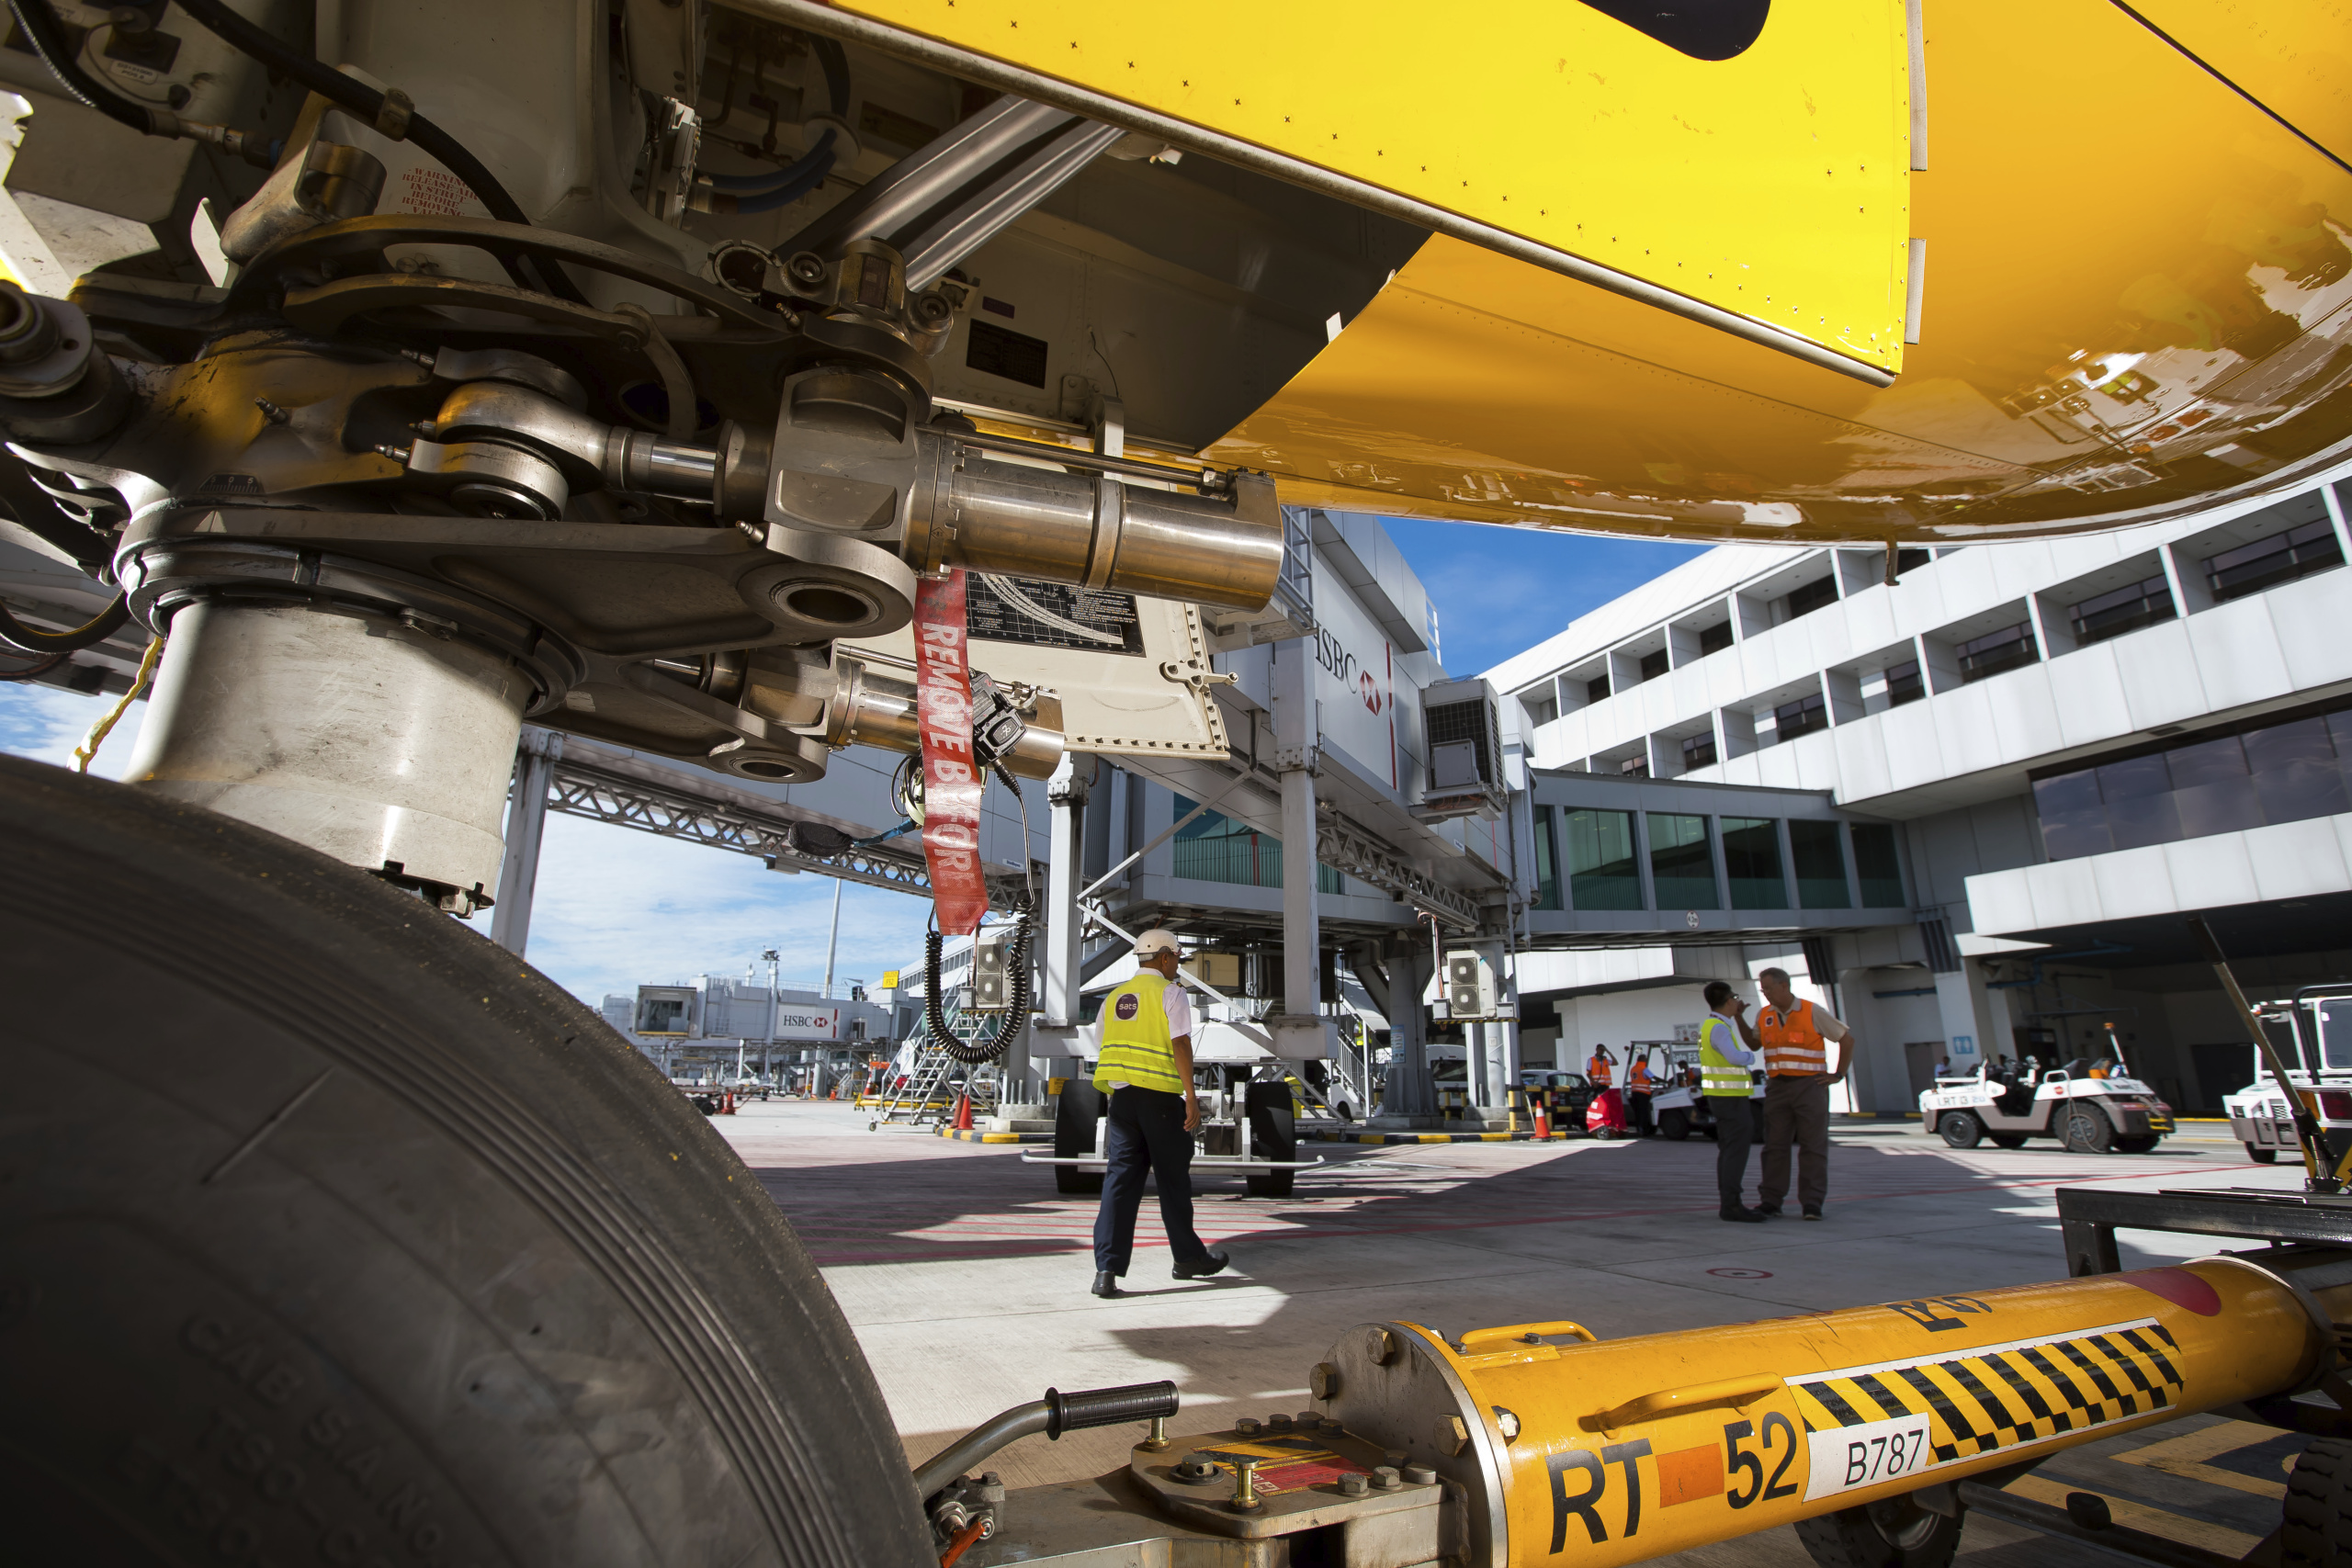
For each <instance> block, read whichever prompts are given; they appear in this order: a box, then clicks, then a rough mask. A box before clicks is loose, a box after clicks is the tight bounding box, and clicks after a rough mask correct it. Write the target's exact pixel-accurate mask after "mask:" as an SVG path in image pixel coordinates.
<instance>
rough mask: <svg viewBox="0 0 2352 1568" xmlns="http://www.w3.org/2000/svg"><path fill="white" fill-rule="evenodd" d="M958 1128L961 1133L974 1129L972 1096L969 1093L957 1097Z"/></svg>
mask: <svg viewBox="0 0 2352 1568" xmlns="http://www.w3.org/2000/svg"><path fill="white" fill-rule="evenodd" d="M971 1130H972V1097H971V1096H970V1095H968V1094H967V1095H962V1096H959V1097H957V1099H956V1131H957V1132H959V1133H968V1132H970V1131H971Z"/></svg>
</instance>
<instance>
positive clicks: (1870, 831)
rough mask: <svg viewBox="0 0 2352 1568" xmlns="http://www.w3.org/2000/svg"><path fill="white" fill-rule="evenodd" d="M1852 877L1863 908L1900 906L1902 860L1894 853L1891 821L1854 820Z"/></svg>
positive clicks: (1901, 904) (1896, 907) (1895, 907)
mask: <svg viewBox="0 0 2352 1568" xmlns="http://www.w3.org/2000/svg"><path fill="white" fill-rule="evenodd" d="M1854 877H1855V880H1857V881H1859V882H1860V884H1861V885H1862V908H1865V909H1900V908H1903V903H1904V899H1903V863H1902V861H1901V860H1899V859H1898V858H1897V857H1896V855H1895V852H1894V824H1893V823H1890V822H1857V823H1855V824H1854Z"/></svg>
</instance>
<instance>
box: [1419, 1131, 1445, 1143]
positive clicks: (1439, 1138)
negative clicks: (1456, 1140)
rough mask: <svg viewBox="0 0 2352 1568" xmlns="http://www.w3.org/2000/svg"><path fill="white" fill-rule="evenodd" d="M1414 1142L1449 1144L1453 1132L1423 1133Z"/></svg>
mask: <svg viewBox="0 0 2352 1568" xmlns="http://www.w3.org/2000/svg"><path fill="white" fill-rule="evenodd" d="M1416 1142H1419V1143H1424V1144H1450V1143H1452V1142H1453V1134H1448V1133H1423V1134H1420V1135H1419V1138H1418V1139H1417V1140H1416Z"/></svg>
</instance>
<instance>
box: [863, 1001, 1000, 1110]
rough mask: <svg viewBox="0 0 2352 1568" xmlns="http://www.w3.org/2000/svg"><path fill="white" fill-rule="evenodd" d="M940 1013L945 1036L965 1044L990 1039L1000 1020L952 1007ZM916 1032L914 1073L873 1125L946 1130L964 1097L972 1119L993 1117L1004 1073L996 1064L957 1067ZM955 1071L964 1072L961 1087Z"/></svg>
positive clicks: (928, 1036)
mask: <svg viewBox="0 0 2352 1568" xmlns="http://www.w3.org/2000/svg"><path fill="white" fill-rule="evenodd" d="M943 1010H944V1012H945V1014H946V1018H947V1032H949V1033H950V1034H953V1035H954V1036H955V1037H956V1039H957V1040H959V1041H961V1042H963V1043H965V1044H967V1045H969V1044H971V1043H973V1042H975V1041H978V1040H984V1039H987V1038H989V1029H990V1027H991V1025H993V1024H995V1023H997V1022H998V1021H999V1020H1000V1017H1001V1015H997V1014H985V1015H983V1014H975V1013H969V1012H966V1011H965V1010H963V1008H962V1007H960V1006H957V1005H956V1004H955V1003H952V1002H951V1003H948V1004H947V1005H946V1006H945V1007H944V1009H943ZM916 1027H917V1030H918V1032H917V1033H916V1035H915V1036H914V1038H915V1040H916V1042H917V1044H916V1047H915V1061H914V1070H913V1071H912V1072H910V1073H909V1074H908V1075H907V1077H906V1080H905V1081H904V1082H903V1083H901V1084H900V1085H899V1087H898V1088H897V1089H893V1090H891V1091H890V1094H889V1096H888V1098H887V1099H886V1100H884V1101H883V1102H882V1109H881V1112H880V1114H878V1115H877V1116H876V1117H875V1119H874V1122H873V1125H875V1126H876V1127H882V1126H891V1125H897V1126H902V1127H936V1126H945V1125H946V1124H947V1123H948V1122H950V1121H952V1120H953V1119H954V1118H955V1115H956V1099H957V1097H958V1095H959V1094H966V1093H968V1094H969V1095H970V1096H971V1097H972V1115H973V1116H974V1118H975V1119H977V1118H978V1117H980V1116H983V1115H993V1114H994V1113H995V1111H996V1107H997V1101H998V1100H999V1098H1000V1089H1001V1085H1002V1083H1003V1074H1002V1072H1001V1069H1000V1067H999V1066H998V1064H997V1063H995V1062H981V1063H978V1064H977V1065H975V1064H971V1063H966V1062H958V1061H957V1060H956V1058H954V1057H953V1056H950V1055H948V1054H947V1053H946V1052H944V1051H943V1050H941V1049H940V1048H939V1047H938V1046H936V1045H934V1044H933V1043H931V1034H930V1032H929V1031H928V1030H925V1029H922V1026H921V1025H920V1024H918V1025H917V1026H916ZM958 1068H962V1069H963V1070H964V1082H963V1084H962V1085H961V1086H960V1087H958V1086H957V1085H956V1082H955V1077H956V1069H958Z"/></svg>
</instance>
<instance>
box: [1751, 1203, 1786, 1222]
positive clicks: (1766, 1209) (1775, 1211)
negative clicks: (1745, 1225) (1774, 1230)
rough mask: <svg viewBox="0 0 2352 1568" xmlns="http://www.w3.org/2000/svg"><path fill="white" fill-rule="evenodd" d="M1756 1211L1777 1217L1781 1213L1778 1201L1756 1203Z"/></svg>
mask: <svg viewBox="0 0 2352 1568" xmlns="http://www.w3.org/2000/svg"><path fill="white" fill-rule="evenodd" d="M1756 1212H1757V1213H1759V1214H1769V1215H1770V1216H1771V1217H1773V1218H1775V1219H1778V1218H1779V1217H1780V1213H1781V1206H1780V1205H1779V1204H1778V1203H1758V1204H1757V1205H1756Z"/></svg>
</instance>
